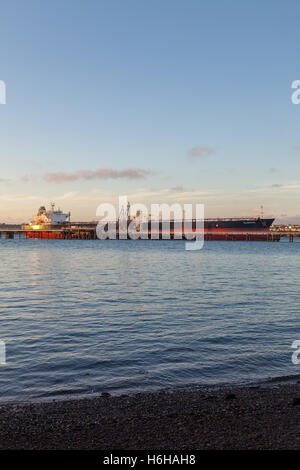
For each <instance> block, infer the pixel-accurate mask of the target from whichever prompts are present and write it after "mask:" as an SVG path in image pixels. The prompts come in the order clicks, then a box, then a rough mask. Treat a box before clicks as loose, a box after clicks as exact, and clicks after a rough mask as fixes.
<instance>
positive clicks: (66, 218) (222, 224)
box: [22, 203, 275, 240]
mask: <svg viewBox="0 0 300 470" xmlns="http://www.w3.org/2000/svg"><path fill="white" fill-rule="evenodd" d="M70 217H71V214H70V212H68V213H64V212H62V211H61V210H60V209H57V210H56V209H55V205H54V203H52V204H51V208H50V210H48V211H47V210H46V208H45V206H41V207H40V208H39V210H38V212H37V215H36V216H34V217H33V219H32V221H31V222H30V224H28V225H23V226H22V228H23V229H24V231H26V230H30V233H29V232H27V234H26V236H27V235H28V236H30V237H31V238H77V235H78V237H79V233H82V234H83V233H85V234H88V237H87V238H93V239H95V238H97V237H96V226H97V222H95V221H94V222H72V224H71V221H70ZM134 220H136V228H137V230H138V231H140V232H141V233H144V234H145V233H147V234H148V235H149V236H147V238H152V237H151V234H153V233H156V235H157V238H164V236H163V235H164V230H165V225H164V221H162V220H159V221H158V220H151V219H150V220H144V221H141V220H140V219H139V220H140V221H139V222H138V218H137V219H134V217H129V215H127V225H128V226H129V224H130V223H131V222H132V221H134ZM274 220H275V219H274V218H264V217H263V216H262V214H261V215H260V216H258V217H235V218H211V219H204V237H205V239H206V240H260V239H264V238H265V237H266V235H267V234H268V233H270V231H269V229H270V226H271V225H272V223H273V222H274ZM125 221H126V217H125ZM184 222H189V226H190V228H191V231H192V232H194V233H195V234H196V233H197V231H198V224H197V221H196V220H195V219H193V220H190V221H183V220H170V222H169V225H170V238H171V239H174V238H177V237H176V232H179V231H181V233H184ZM119 223H120V220H117V221H116V232H117V237H116V238H119ZM125 226H126V222H125ZM55 231H57V232H55ZM35 232H36V236H35ZM85 236H86V235H85ZM120 238H121V237H120Z"/></svg>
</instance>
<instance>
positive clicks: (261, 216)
mask: <svg viewBox="0 0 300 470" xmlns="http://www.w3.org/2000/svg"><path fill="white" fill-rule="evenodd" d="M260 218H261V219H263V218H264V206H260Z"/></svg>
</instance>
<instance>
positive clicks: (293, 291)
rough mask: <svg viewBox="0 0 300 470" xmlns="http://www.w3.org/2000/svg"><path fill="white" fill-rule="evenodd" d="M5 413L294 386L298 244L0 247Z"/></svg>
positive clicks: (9, 243)
mask: <svg viewBox="0 0 300 470" xmlns="http://www.w3.org/2000/svg"><path fill="white" fill-rule="evenodd" d="M0 259H1V262H0V273H1V284H0V299H1V304H0V325H1V328H0V340H3V341H5V342H6V348H7V364H6V365H1V366H0V394H1V400H2V401H10V400H13V401H24V400H25V401H26V400H43V399H52V398H61V397H64V398H67V397H68V398H69V397H79V396H92V395H94V394H100V393H101V392H111V393H128V392H137V391H145V390H156V389H161V388H170V387H171V388H176V387H182V386H185V387H187V386H195V385H197V386H198V385H210V384H221V383H232V382H234V383H235V382H237V383H243V382H245V381H246V382H251V381H258V380H260V379H265V378H267V377H275V376H287V375H297V374H299V373H300V365H299V366H297V365H293V364H292V362H291V355H292V349H291V344H292V342H293V341H294V340H296V339H299V340H300V312H299V306H300V289H299V283H300V243H298V242H297V241H296V242H294V243H288V242H286V241H282V242H280V243H265V242H248V243H247V242H207V243H205V246H204V249H203V250H200V251H185V250H184V242H181V241H174V242H170V241H126V240H125V241H117V240H116V241H114V240H112V241H103V242H101V241H80V240H74V241H70V240H18V239H16V240H5V239H3V238H2V239H0Z"/></svg>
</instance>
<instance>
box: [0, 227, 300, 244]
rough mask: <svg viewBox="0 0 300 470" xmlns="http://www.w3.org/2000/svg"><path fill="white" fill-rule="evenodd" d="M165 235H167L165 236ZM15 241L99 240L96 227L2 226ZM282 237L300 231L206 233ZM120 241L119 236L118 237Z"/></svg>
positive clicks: (208, 235)
mask: <svg viewBox="0 0 300 470" xmlns="http://www.w3.org/2000/svg"><path fill="white" fill-rule="evenodd" d="M164 235H165V234H164ZM1 237H4V238H8V239H13V238H15V237H19V238H24V237H25V238H26V239H44V238H46V239H61V240H97V239H98V238H97V234H96V226H92V227H91V226H79V227H76V226H75V227H74V226H72V227H62V228H57V229H56V228H49V229H39V230H35V229H29V228H26V229H24V228H22V227H21V226H13V227H10V226H1V227H0V238H1ZM282 237H288V238H289V241H291V242H292V241H293V240H294V237H300V231H297V232H296V231H293V232H291V231H289V232H283V231H276V230H267V231H257V232H251V231H249V232H241V231H240V232H232V231H230V232H205V235H204V240H205V241H218V240H219V241H273V242H274V241H280V239H281V238H282ZM116 238H117V239H119V234H118V233H117V236H116ZM128 239H129V237H128ZM143 239H151V233H150V232H149V233H148V235H147V237H143ZM157 239H159V240H161V239H169V240H176V237H175V236H174V232H172V231H171V232H170V234H169V235H168V238H165V236H163V234H162V233H159V235H158V238H157Z"/></svg>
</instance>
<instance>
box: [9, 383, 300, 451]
mask: <svg viewBox="0 0 300 470" xmlns="http://www.w3.org/2000/svg"><path fill="white" fill-rule="evenodd" d="M0 413H1V425H0V449H99V450H100V449H101V450H111V449H119V450H126V449H127V450H139V449H140V450H146V449H149V450H163V449H168V450H185V449H190V450H201V449H300V434H299V418H300V384H299V383H294V384H279V385H274V386H272V387H270V388H265V387H261V386H259V385H253V386H242V387H240V386H231V387H228V386H226V387H217V388H210V389H209V388H207V389H205V390H176V391H160V392H153V393H138V394H135V395H121V396H110V395H109V394H103V395H102V396H100V397H97V398H82V399H78V400H62V401H52V402H45V403H32V404H25V405H21V404H18V405H14V404H12V405H11V404H6V405H1V406H0Z"/></svg>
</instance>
